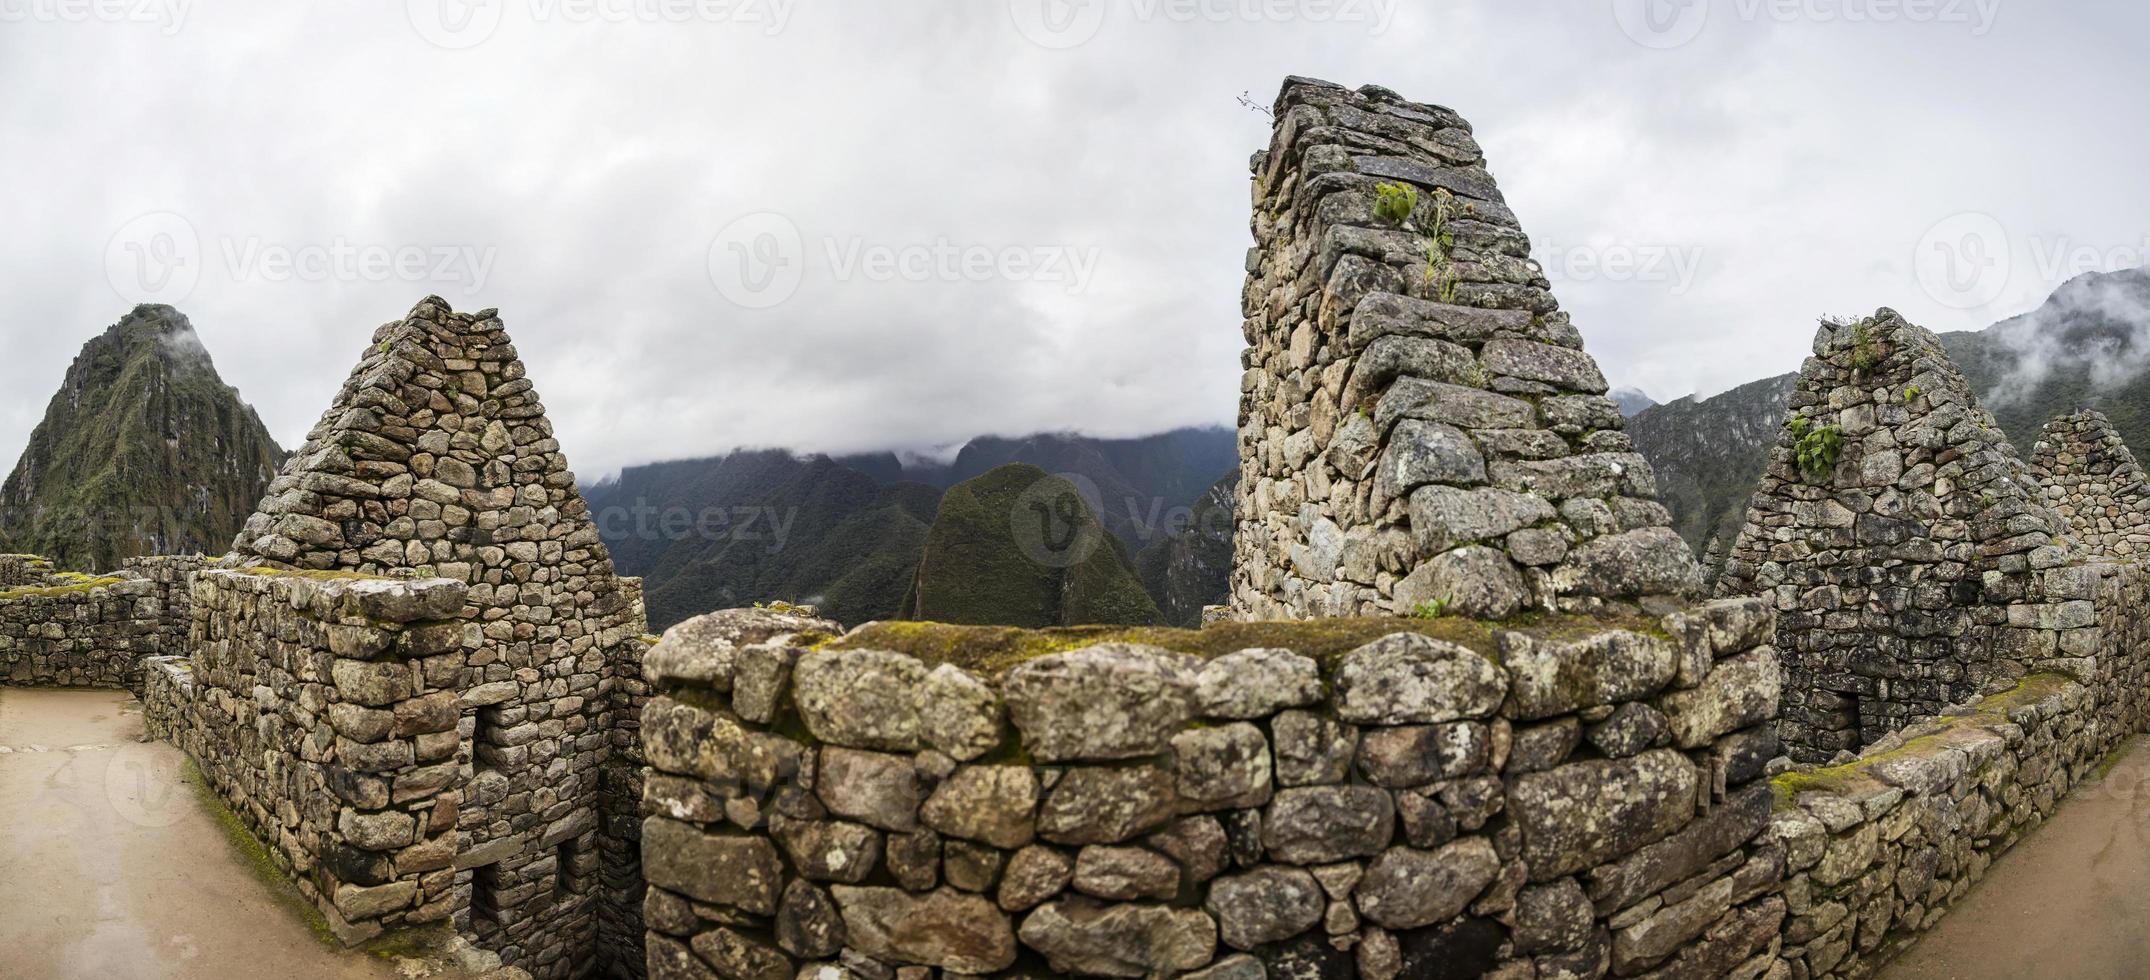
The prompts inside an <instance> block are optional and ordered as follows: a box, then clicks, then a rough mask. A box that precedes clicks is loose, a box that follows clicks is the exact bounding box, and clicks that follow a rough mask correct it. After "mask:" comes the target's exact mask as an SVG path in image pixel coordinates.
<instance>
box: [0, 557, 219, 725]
mask: <svg viewBox="0 0 2150 980" xmlns="http://www.w3.org/2000/svg"><path fill="white" fill-rule="evenodd" d="M6 557H7V558H10V559H17V560H15V561H11V562H4V563H0V576H6V575H12V576H14V577H15V578H16V579H17V581H18V583H19V584H16V585H14V586H12V587H8V588H5V589H0V684H9V685H14V686H17V687H109V688H120V689H123V690H129V691H135V692H138V693H139V692H140V691H141V690H142V663H143V661H145V660H147V659H148V658H150V657H155V656H160V655H166V654H173V653H177V652H180V651H181V650H183V649H184V641H185V639H186V630H187V626H186V623H187V592H186V577H187V576H188V575H189V574H191V573H192V572H193V571H195V570H196V569H198V568H200V567H202V565H203V561H202V560H201V559H199V558H142V559H135V560H133V561H130V562H128V563H127V567H126V568H124V569H122V570H121V571H119V572H115V573H112V574H110V575H105V576H87V575H73V574H66V573H54V572H52V570H51V565H50V563H47V562H45V561H44V560H43V559H41V558H35V557H34V556H21V555H10V556H6Z"/></svg>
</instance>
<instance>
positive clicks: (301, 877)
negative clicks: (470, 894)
mask: <svg viewBox="0 0 2150 980" xmlns="http://www.w3.org/2000/svg"><path fill="white" fill-rule="evenodd" d="M191 590H192V634H191V637H190V648H191V654H190V655H189V656H188V657H184V658H181V657H161V658H158V659H156V660H154V661H152V663H151V670H150V671H149V675H150V680H149V683H148V689H147V691H146V692H145V695H144V700H145V702H146V703H147V709H146V711H145V716H146V719H147V723H148V726H149V730H150V732H151V733H152V734H153V735H155V736H157V737H158V738H161V739H164V740H166V741H170V742H172V743H173V744H175V745H178V746H179V747H180V748H182V749H184V750H185V751H186V752H187V754H188V755H189V756H191V757H192V758H193V760H194V762H195V765H196V766H197V767H199V768H200V770H201V772H202V774H203V776H204V777H205V778H206V780H207V782H208V785H209V787H210V788H211V789H212V790H214V791H215V792H216V794H217V795H218V796H219V797H220V798H221V799H222V800H223V801H224V802H225V803H226V804H227V805H228V806H229V807H230V808H231V810H232V811H233V812H234V813H236V814H238V816H239V819H240V820H241V821H242V822H244V823H245V824H246V827H247V829H248V830H250V831H251V832H253V834H254V835H255V836H256V837H257V838H259V839H260V840H261V841H262V842H263V844H264V845H266V847H267V850H268V852H269V853H270V855H271V856H272V857H273V858H274V859H275V861H276V863H277V865H278V866H279V867H280V868H282V869H283V870H284V872H285V873H286V874H288V875H290V876H291V878H292V880H293V881H294V882H296V883H297V885H298V887H299V890H300V891H301V892H302V893H303V894H304V895H305V896H306V897H307V898H308V899H309V900H310V901H312V902H313V903H314V905H315V907H316V908H318V909H319V910H320V911H321V913H322V915H323V917H324V918H326V919H327V920H328V924H329V927H330V929H331V930H332V931H333V932H334V934H335V935H336V937H337V938H338V939H340V940H342V941H343V942H345V943H347V944H348V943H356V942H359V941H363V940H366V939H370V938H373V937H375V936H378V935H380V934H381V933H383V932H384V931H387V930H394V929H401V928H404V927H411V926H420V925H424V924H427V923H436V922H444V921H446V920H447V919H448V918H449V917H450V916H451V915H452V913H453V911H454V908H455V894H454V884H455V867H454V866H455V862H456V857H457V851H458V836H457V833H456V828H457V822H458V814H459V811H460V808H461V804H462V801H463V798H464V794H465V792H466V784H467V783H468V782H469V774H468V772H467V771H466V770H465V769H464V768H463V766H462V764H461V763H460V762H459V758H458V753H459V749H460V744H461V736H460V735H459V733H458V731H457V723H458V721H459V719H460V717H461V697H462V695H463V693H464V685H463V682H464V679H465V677H466V674H467V671H468V669H469V664H468V660H467V657H466V653H465V650H464V643H463V634H464V629H465V627H464V624H463V623H462V622H460V621H459V619H458V616H459V614H460V613H461V611H462V609H463V605H464V602H465V601H466V599H467V593H468V586H467V585H465V584H464V583H461V582H451V581H446V580H437V579H436V580H416V581H397V580H388V579H378V578H365V577H359V576H349V575H344V576H329V575H318V574H317V575H305V574H295V573H284V572H272V573H266V574H254V573H249V572H239V571H227V570H212V571H205V572H201V573H200V574H197V575H195V576H193V581H192V585H191Z"/></svg>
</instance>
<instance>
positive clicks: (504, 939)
mask: <svg viewBox="0 0 2150 980" xmlns="http://www.w3.org/2000/svg"><path fill="white" fill-rule="evenodd" d="M226 564H227V565H229V566H233V567H250V566H256V565H262V566H271V567H275V568H279V569H290V570H294V571H318V572H328V573H343V574H355V575H363V576H379V577H387V578H394V579H445V580H448V581H451V582H454V583H457V584H458V585H459V586H461V587H462V589H463V592H462V593H461V594H462V595H463V597H464V602H463V605H462V606H461V607H460V608H459V609H457V610H454V611H453V613H452V615H451V616H449V617H448V618H450V619H453V620H456V621H457V622H458V623H459V631H458V632H457V634H456V636H455V642H456V650H457V656H458V657H459V659H458V660H457V663H458V664H459V665H460V666H459V668H458V669H459V673H457V674H456V675H455V676H452V677H449V676H441V677H437V678H431V679H429V684H431V685H434V686H437V687H439V688H441V689H442V690H443V691H447V692H452V693H453V694H454V700H453V704H454V707H455V710H456V713H457V716H458V717H457V720H456V726H455V727H456V732H457V745H458V748H457V751H456V755H455V757H454V758H455V765H456V766H458V767H460V770H461V771H462V772H463V776H464V781H465V782H466V783H467V786H466V787H465V789H464V791H463V792H462V793H461V795H460V798H459V799H458V800H456V802H455V804H454V805H453V806H452V807H449V808H448V809H447V810H446V811H444V812H443V816H444V817H452V818H453V819H454V820H455V821H456V826H455V828H454V829H455V841H456V842H455V844H454V846H453V848H452V850H453V853H454V860H453V865H454V867H453V871H452V874H453V876H454V879H455V886H454V889H453V899H452V903H451V904H452V909H453V919H454V921H455V923H456V925H457V927H458V928H459V929H460V930H462V931H463V932H464V933H466V934H467V935H469V936H470V937H471V938H472V939H473V940H474V941H476V942H477V943H478V944H479V945H480V946H481V947H483V948H486V949H488V950H492V951H495V952H497V953H499V954H500V956H501V957H502V959H503V960H504V961H505V962H506V963H507V964H509V965H510V966H516V967H521V968H524V969H526V970H528V971H529V972H530V973H532V974H533V975H535V976H538V977H540V978H552V977H564V976H567V975H569V974H570V973H572V972H574V971H575V970H577V969H580V968H584V967H587V966H591V965H598V966H605V967H608V968H617V969H620V970H624V971H627V972H634V971H635V970H637V969H638V968H639V963H640V957H639V956H636V955H633V948H632V946H631V945H628V946H624V947H608V946H606V945H604V944H603V943H601V942H600V934H601V933H604V934H609V935H614V936H620V937H632V936H638V935H639V934H640V933H641V928H640V926H639V924H636V923H634V922H632V921H627V920H622V919H621V918H620V917H621V916H629V917H631V916H632V913H633V910H634V909H635V907H636V906H637V905H638V903H639V899H640V891H639V882H638V880H636V878H635V875H634V867H633V865H632V864H627V865H624V866H615V867H614V868H611V869H601V868H600V863H601V860H602V855H604V854H608V853H610V854H621V853H626V852H631V851H633V850H634V849H635V843H634V841H633V840H632V839H631V838H624V839H605V834H606V831H607V828H611V829H612V830H614V831H631V829H632V827H631V824H632V821H631V820H623V819H619V814H620V813H621V812H622V810H623V809H625V808H631V807H633V806H634V803H633V801H634V799H635V798H636V797H638V796H639V789H638V787H636V786H635V785H634V783H635V782H636V777H635V775H634V773H633V770H632V768H631V766H632V759H631V757H624V758H619V759H618V761H620V762H622V763H624V765H623V766H611V764H612V763H613V762H614V761H615V759H616V755H617V754H618V753H620V752H623V751H625V750H626V749H627V747H628V746H629V745H630V744H631V743H630V742H629V741H628V740H629V739H631V738H632V730H633V729H632V726H631V719H630V718H629V717H628V716H629V715H631V714H632V712H633V711H634V698H635V697H636V695H635V690H636V685H638V684H639V680H638V679H635V678H634V676H633V675H634V672H635V670H636V667H637V664H638V662H639V657H638V651H639V650H640V649H641V648H642V647H643V646H644V642H643V640H642V639H641V634H642V633H643V631H644V629H645V626H644V623H643V620H642V611H641V605H640V601H639V592H638V590H636V589H635V588H633V587H632V586H631V585H627V584H624V583H623V582H622V581H621V580H620V579H619V578H618V577H617V576H616V575H615V574H614V572H613V568H612V562H611V559H610V557H609V556H608V555H607V554H606V552H605V548H604V545H603V544H601V543H600V542H599V540H598V535H597V530H596V527H595V525H594V524H593V523H592V522H591V520H590V515H589V508H588V506H587V505H586V504H585V503H584V502H583V499H582V497H581V495H580V494H579V493H578V492H577V490H576V487H575V479H574V475H573V473H571V472H570V471H569V470H568V467H567V461H566V458H565V457H564V456H563V455H562V454H561V452H560V446H559V443H558V442H557V441H556V440H555V439H554V438H553V434H552V428H551V425H550V423H549V422H548V421H547V420H546V418H545V412H544V407H543V405H542V404H541V403H540V402H539V400H538V397H537V393H536V391H535V390H534V388H533V387H532V384H531V382H530V380H529V379H528V377H526V373H525V370H524V367H523V364H522V362H521V360H520V359H519V358H518V356H517V353H516V349H515V345H514V344H513V343H512V342H511V341H510V340H509V338H508V336H507V334H506V332H505V330H504V328H503V327H502V325H501V322H500V320H499V319H498V318H497V317H496V316H494V313H493V311H490V310H487V311H483V312H480V313H477V314H459V313H456V312H454V311H453V310H451V309H450V308H449V307H448V305H447V304H446V303H445V302H443V301H441V300H440V299H438V298H437V297H428V298H427V299H425V300H423V301H421V302H420V303H419V304H418V305H417V306H416V307H415V308H413V309H412V311H411V312H410V314H409V315H408V316H407V317H405V318H404V319H402V320H399V321H396V322H394V323H390V324H387V325H385V326H383V327H381V328H380V330H378V331H377V332H376V333H375V334H374V336H373V338H372V341H371V344H370V345H369V347H368V348H367V350H366V353H365V355H364V357H363V358H362V359H361V360H360V362H359V364H358V366H357V367H356V368H354V369H353V370H352V372H351V375H350V377H349V379H348V380H347V381H346V382H345V384H344V386H343V389H342V390H341V391H340V392H339V393H338V395H337V397H336V400H335V402H334V404H333V405H332V406H331V407H330V408H329V410H328V411H327V412H326V413H324V414H323V416H322V417H321V420H320V422H319V423H317V424H316V425H315V427H314V429H313V431H312V432H311V433H310V434H309V436H308V438H307V442H306V445H305V447H304V448H302V449H300V450H299V451H298V452H297V453H294V454H293V455H292V458H291V460H290V461H289V463H288V464H287V466H286V468H285V470H284V472H283V473H282V474H280V475H279V476H278V477H277V478H276V480H275V481H273V482H272V483H271V485H270V487H269V489H268V493H267V496H266V498H265V499H264V500H263V502H262V505H261V509H260V511H259V512H257V513H256V514H255V515H254V516H253V517H252V518H251V519H249V520H248V522H247V523H246V526H245V528H244V529H243V530H242V531H241V532H240V535H239V539H238V541H237V542H236V544H235V545H234V554H233V556H231V557H230V558H228V559H226ZM212 615H221V614H220V613H213V614H212ZM207 629H208V632H209V635H223V634H224V633H228V632H229V631H230V628H229V626H228V624H227V625H226V626H218V625H216V624H215V623H212V624H211V625H210V626H209V627H208V628H207ZM196 655H197V657H199V656H201V653H200V651H197V654H196ZM621 665H625V668H626V673H624V674H623V673H622V672H621V670H620V667H621ZM199 667H200V665H199V664H198V665H197V669H199ZM616 695H617V696H618V697H619V698H621V699H622V700H621V701H618V702H616V701H615V696H616ZM211 723H212V724H223V723H224V721H222V720H214V721H212V722H211ZM620 733H624V735H621V737H619V738H618V739H617V741H616V738H615V736H616V734H620ZM427 734H432V735H436V736H438V735H439V733H436V732H428V733H427ZM435 741H444V739H439V738H436V739H435ZM608 766H610V768H608ZM608 814H609V815H611V816H612V819H607V815H608ZM437 819H438V818H437ZM426 829H428V830H431V831H440V830H441V829H442V828H441V827H440V826H439V825H437V824H428V825H427V826H426ZM427 887H428V890H427V893H426V896H425V897H426V902H427V903H428V904H427V905H426V908H427V910H428V911H427V913H426V914H427V915H428V916H430V915H431V914H432V909H433V907H434V906H433V905H432V904H431V903H432V902H433V901H434V900H435V896H434V895H433V893H432V891H431V884H430V881H429V883H428V886H427ZM606 921H609V925H607V924H605V922H606ZM629 941H630V942H631V940H629Z"/></svg>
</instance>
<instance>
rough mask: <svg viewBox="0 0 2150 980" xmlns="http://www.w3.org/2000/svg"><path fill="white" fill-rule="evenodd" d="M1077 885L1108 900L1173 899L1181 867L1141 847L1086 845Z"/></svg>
mask: <svg viewBox="0 0 2150 980" xmlns="http://www.w3.org/2000/svg"><path fill="white" fill-rule="evenodd" d="M1074 885H1075V890H1076V891H1079V892H1082V893H1083V894H1085V895H1090V896H1092V897H1095V898H1102V899H1106V900H1108V901H1115V902H1131V901H1134V900H1136V899H1141V898H1155V899H1170V898H1173V897H1174V896H1176V895H1178V894H1179V890H1180V869H1179V866H1178V865H1176V864H1173V863H1172V860H1171V859H1170V858H1167V857H1165V856H1164V855H1162V854H1158V853H1156V852H1155V851H1148V850H1144V849H1142V848H1139V847H1085V848H1083V849H1082V851H1081V853H1079V854H1077V855H1076V856H1075V877H1074ZM1003 894H1005V892H1004V893H1003Z"/></svg>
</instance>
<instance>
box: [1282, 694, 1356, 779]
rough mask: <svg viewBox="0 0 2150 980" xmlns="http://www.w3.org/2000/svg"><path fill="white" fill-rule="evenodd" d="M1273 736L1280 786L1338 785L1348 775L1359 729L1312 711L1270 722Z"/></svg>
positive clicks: (1288, 715) (1285, 715) (1287, 715)
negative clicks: (1274, 735)
mask: <svg viewBox="0 0 2150 980" xmlns="http://www.w3.org/2000/svg"><path fill="white" fill-rule="evenodd" d="M1270 728H1271V730H1272V731H1274V732H1275V734H1276V780H1277V784H1278V785H1280V786H1306V785H1311V784H1318V783H1340V782H1343V781H1344V777H1345V776H1346V775H1349V774H1350V772H1351V760H1352V756H1353V754H1354V753H1355V752H1356V751H1357V748H1358V740H1359V735H1358V729H1357V728H1356V727H1353V726H1351V725H1346V724H1342V723H1340V722H1337V721H1335V720H1333V719H1330V718H1327V717H1324V716H1322V715H1319V714H1316V713H1314V712H1311V711H1286V712H1284V713H1283V714H1280V715H1278V716H1277V717H1276V720H1275V721H1273V722H1271V723H1270Z"/></svg>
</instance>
